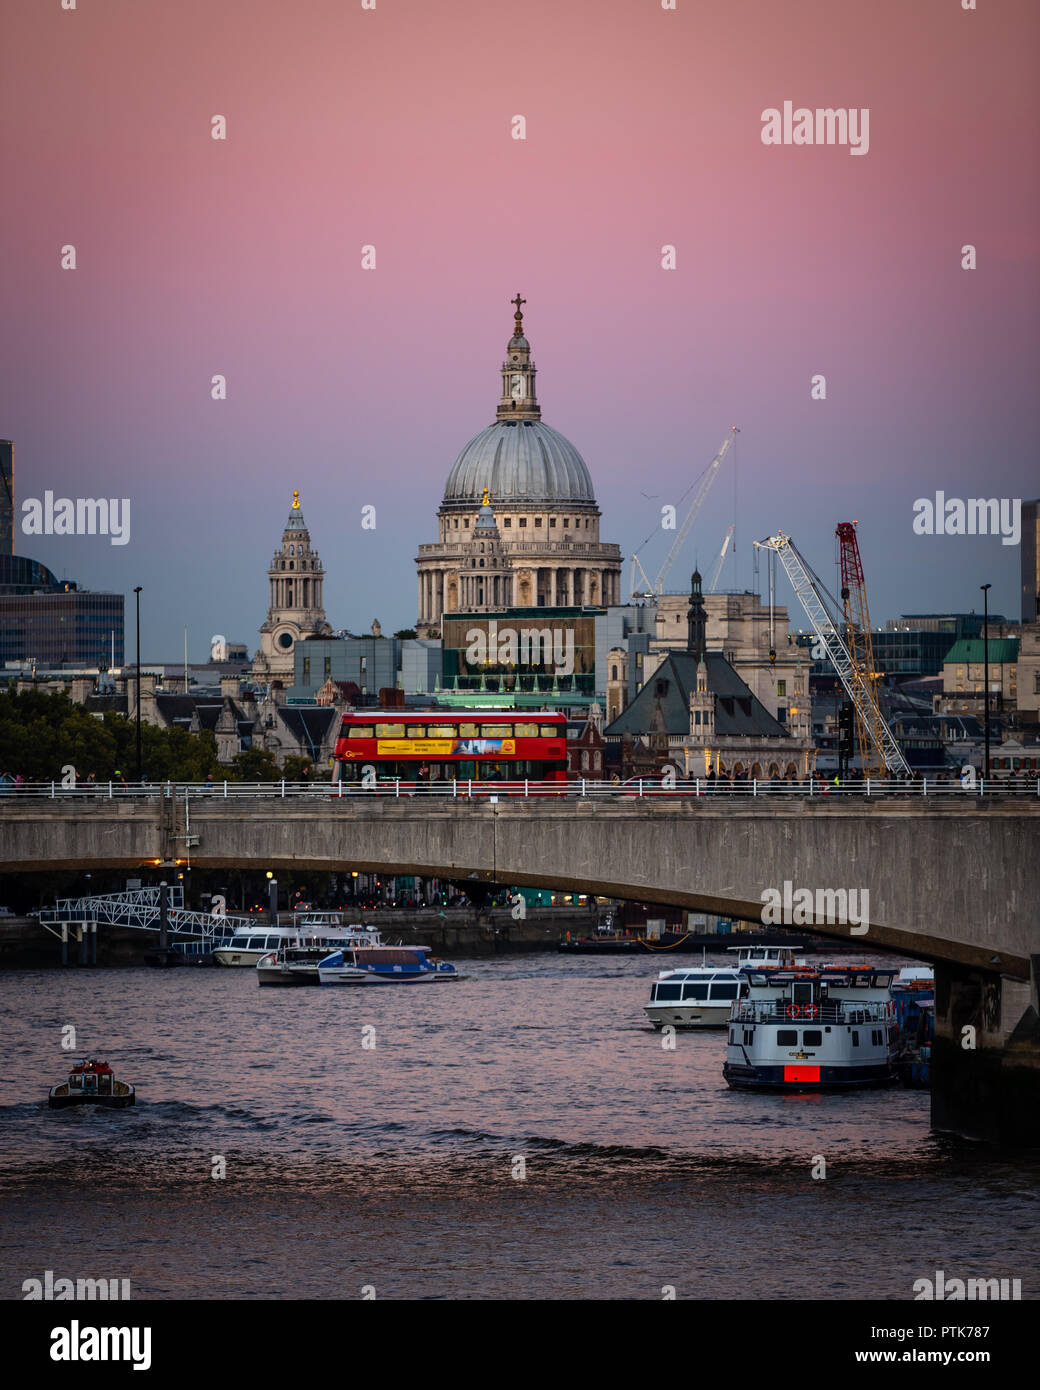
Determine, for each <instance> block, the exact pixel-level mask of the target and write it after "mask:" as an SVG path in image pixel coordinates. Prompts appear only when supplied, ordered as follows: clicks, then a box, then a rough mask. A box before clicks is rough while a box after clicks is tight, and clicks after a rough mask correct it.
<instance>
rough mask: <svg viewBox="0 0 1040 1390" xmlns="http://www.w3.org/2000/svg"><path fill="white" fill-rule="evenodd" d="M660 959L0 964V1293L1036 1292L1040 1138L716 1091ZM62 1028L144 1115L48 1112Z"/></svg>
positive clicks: (903, 1107)
mask: <svg viewBox="0 0 1040 1390" xmlns="http://www.w3.org/2000/svg"><path fill="white" fill-rule="evenodd" d="M657 965H658V962H657V961H651V960H648V959H647V958H645V957H635V958H630V957H615V958H612V959H607V960H602V959H600V960H597V959H595V958H588V957H586V958H583V959H575V958H560V957H557V956H555V955H547V956H545V957H531V956H523V957H502V958H498V959H496V960H493V961H482V962H475V963H469V962H467V963H466V964H465V966H464V968H465V969H466V970H467V971H468V972H469V974H470V978H469V979H467V980H464V981H460V982H458V983H444V984H436V985H431V986H428V987H425V988H420V989H415V988H412V989H399V990H395V989H380V988H375V987H371V988H357V989H349V988H338V989H259V988H258V987H257V984H256V980H255V977H254V974H253V972H252V971H250V970H202V969H200V970H195V969H188V970H175V971H158V970H149V969H143V968H142V969H133V970H95V971H91V970H86V969H68V970H65V971H57V970H52V971H39V972H8V973H5V974H3V975H0V1029H2V1034H0V1036H2V1040H3V1052H4V1067H3V1072H2V1082H0V1085H2V1090H0V1201H2V1206H3V1213H4V1222H3V1226H4V1232H3V1237H2V1243H0V1296H3V1297H6V1298H18V1297H21V1284H22V1281H23V1280H24V1279H27V1278H29V1277H41V1276H42V1274H43V1271H44V1270H45V1269H51V1270H53V1271H54V1272H55V1275H56V1276H58V1275H65V1276H69V1277H76V1276H82V1277H87V1276H96V1277H102V1276H105V1277H126V1278H129V1279H130V1281H131V1285H132V1290H133V1296H134V1297H138V1298H147V1297H152V1298H169V1297H188V1298H228V1297H286V1298H304V1297H309V1298H313V1297H319V1298H320V1297H344V1296H345V1297H357V1296H358V1294H359V1292H360V1289H361V1287H362V1286H363V1285H368V1284H371V1285H374V1286H375V1288H376V1290H377V1294H378V1296H379V1297H381V1298H382V1297H427V1298H437V1297H452V1298H466V1297H470V1298H508V1297H521V1298H546V1297H549V1298H588V1297H614V1298H618V1297H620V1298H658V1297H660V1296H661V1290H662V1287H663V1286H665V1285H674V1286H675V1288H676V1291H677V1294H678V1296H679V1297H697V1298H753V1297H760V1298H809V1297H818V1296H825V1297H832V1298H849V1299H851V1298H865V1297H874V1298H896V1299H905V1298H910V1297H912V1284H913V1281H914V1279H916V1278H920V1277H922V1276H923V1275H931V1274H933V1273H934V1271H935V1270H936V1269H944V1270H945V1271H946V1272H947V1274H948V1275H950V1276H952V1275H956V1274H958V1273H960V1274H961V1275H962V1276H967V1277H1016V1278H1019V1279H1021V1280H1022V1289H1023V1297H1024V1298H1035V1297H1036V1295H1037V1290H1038V1289H1040V1255H1038V1254H1037V1251H1036V1239H1035V1231H1036V1224H1037V1217H1038V1215H1040V1211H1038V1205H1037V1203H1038V1195H1037V1189H1038V1177H1040V1163H1038V1161H1037V1160H1036V1158H1035V1157H1032V1156H1023V1157H1017V1158H1016V1157H1009V1156H1007V1155H1002V1156H1000V1157H994V1155H993V1154H992V1152H991V1151H989V1150H986V1149H984V1148H982V1147H981V1146H977V1145H970V1144H967V1143H963V1142H960V1141H956V1140H952V1139H941V1138H938V1137H935V1136H932V1135H931V1134H930V1132H929V1128H928V1097H927V1095H926V1094H924V1093H921V1092H912V1091H903V1090H901V1089H895V1090H883V1091H875V1092H867V1093H863V1094H859V1095H855V1094H852V1095H827V1096H768V1095H755V1094H748V1093H744V1092H735V1091H731V1090H729V1089H728V1087H727V1086H726V1085H725V1083H724V1081H723V1079H722V1062H723V1053H724V1034H722V1033H721V1032H710V1033H702V1034H680V1035H679V1036H678V1038H677V1046H676V1049H675V1050H674V1051H668V1050H666V1049H664V1048H662V1045H661V1037H660V1035H659V1034H657V1033H655V1032H653V1031H652V1030H650V1029H649V1027H648V1026H647V1025H646V1021H645V1018H644V1016H643V1013H642V1005H643V1003H644V1002H645V1000H646V998H647V995H648V988H649V986H648V981H649V980H650V979H651V978H652V977H653V975H654V974H655V973H656V969H657ZM64 1024H72V1025H74V1026H75V1028H76V1030H77V1039H76V1051H77V1052H79V1053H94V1054H97V1055H101V1056H106V1057H107V1058H108V1059H109V1061H110V1062H111V1063H112V1064H113V1067H114V1068H115V1070H116V1072H117V1075H119V1076H121V1077H123V1078H125V1079H127V1080H129V1081H132V1082H134V1083H135V1085H136V1086H137V1094H138V1104H137V1106H136V1107H135V1108H134V1109H132V1110H128V1111H104V1110H91V1109H75V1110H66V1111H60V1110H57V1111H52V1110H49V1109H48V1108H47V1106H46V1092H47V1089H48V1087H49V1086H51V1085H53V1084H54V1083H55V1082H57V1081H59V1080H62V1079H64V1075H65V1073H66V1072H67V1069H68V1068H67V1062H68V1056H69V1054H68V1053H65V1052H63V1051H62V1050H61V1027H62V1025H64ZM366 1028H374V1030H375V1033H374V1041H375V1046H374V1048H365V1047H363V1046H362V1041H363V1037H365V1036H366V1034H365V1033H364V1030H365V1029H366ZM367 1036H370V1037H371V1034H369V1035H367ZM816 1155H822V1156H823V1157H824V1159H825V1160H826V1164H827V1177H826V1179H825V1180H822V1181H821V1180H814V1179H813V1178H812V1176H811V1170H812V1165H813V1162H814V1157H815V1156H816ZM215 1156H220V1157H222V1158H223V1159H224V1160H225V1161H226V1177H225V1178H223V1179H221V1180H215V1179H214V1178H213V1177H212V1176H211V1173H212V1171H213V1160H214V1157H215ZM518 1159H522V1160H523V1165H524V1169H525V1176H524V1178H523V1179H522V1180H517V1178H516V1177H515V1176H514V1173H515V1172H517V1171H518V1162H517V1161H518Z"/></svg>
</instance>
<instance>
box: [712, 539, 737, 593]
mask: <svg viewBox="0 0 1040 1390" xmlns="http://www.w3.org/2000/svg"><path fill="white" fill-rule="evenodd" d="M732 539H733V527H732V526H731V527H730V528H729V530H728V531H727V532H726V539H725V540H724V541H723V542H722V549H721V550H720V551H719V558H718V559H717V560H716V561H715V568H714V569H713V570H712V572H711V583H710V584H709V585H708V593H709V594H713V593H714V592H715V590H716V589H717V588H718V587H719V577H720V575H721V574H722V566H723V565H724V564H725V563H726V551H727V550H728V549H729V543H730V541H731V540H732Z"/></svg>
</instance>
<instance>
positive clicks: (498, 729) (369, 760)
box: [334, 710, 567, 782]
mask: <svg viewBox="0 0 1040 1390" xmlns="http://www.w3.org/2000/svg"><path fill="white" fill-rule="evenodd" d="M366 769H371V770H372V771H374V773H375V775H376V777H377V779H378V780H380V781H383V780H387V779H400V780H401V781H403V782H451V781H455V780H457V781H466V782H469V781H474V782H524V781H527V780H530V781H535V782H566V781H567V717H566V715H564V714H547V713H544V712H535V713H529V714H527V713H518V712H517V711H515V710H513V711H502V712H501V713H496V712H493V711H488V712H485V711H483V710H464V711H462V712H459V713H442V712H441V711H439V710H431V711H427V712H426V713H411V712H409V713H407V714H406V713H405V712H404V711H403V710H375V711H372V712H370V713H354V714H345V715H344V716H343V724H342V726H341V728H340V731H339V739H338V740H337V742H336V770H335V774H334V775H335V778H336V780H337V781H343V782H360V781H361V780H362V779H363V777H364V775H365V772H366Z"/></svg>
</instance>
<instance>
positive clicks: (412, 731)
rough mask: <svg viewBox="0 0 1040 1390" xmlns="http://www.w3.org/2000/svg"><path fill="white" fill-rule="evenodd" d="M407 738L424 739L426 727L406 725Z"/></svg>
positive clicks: (422, 725)
mask: <svg viewBox="0 0 1040 1390" xmlns="http://www.w3.org/2000/svg"><path fill="white" fill-rule="evenodd" d="M408 737H409V738H425V737H426V725H425V724H409V725H408Z"/></svg>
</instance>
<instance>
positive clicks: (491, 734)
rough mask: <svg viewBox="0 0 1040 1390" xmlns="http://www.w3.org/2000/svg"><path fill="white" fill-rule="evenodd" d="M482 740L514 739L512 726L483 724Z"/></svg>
mask: <svg viewBox="0 0 1040 1390" xmlns="http://www.w3.org/2000/svg"><path fill="white" fill-rule="evenodd" d="M480 737H481V738H512V737H513V726H512V724H481V726H480Z"/></svg>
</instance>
